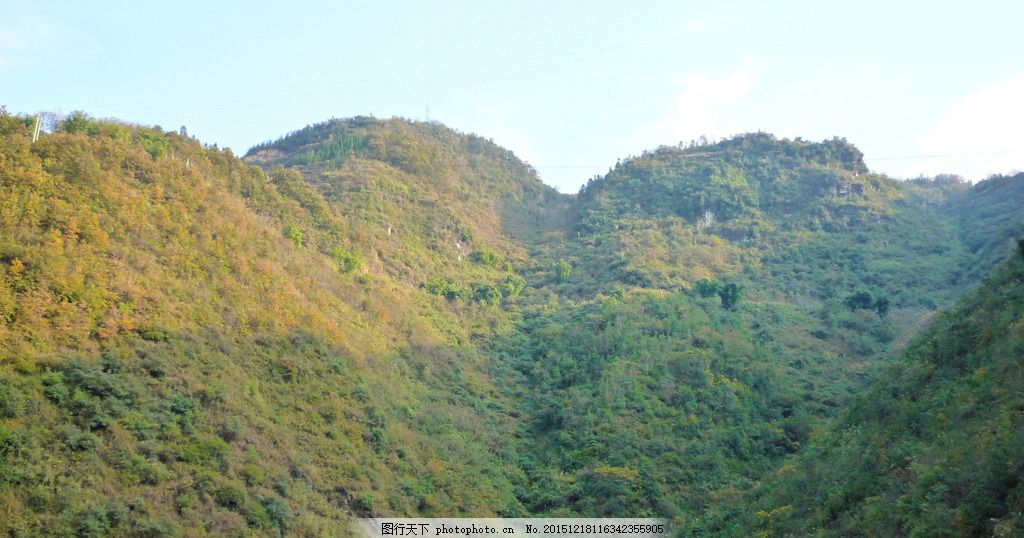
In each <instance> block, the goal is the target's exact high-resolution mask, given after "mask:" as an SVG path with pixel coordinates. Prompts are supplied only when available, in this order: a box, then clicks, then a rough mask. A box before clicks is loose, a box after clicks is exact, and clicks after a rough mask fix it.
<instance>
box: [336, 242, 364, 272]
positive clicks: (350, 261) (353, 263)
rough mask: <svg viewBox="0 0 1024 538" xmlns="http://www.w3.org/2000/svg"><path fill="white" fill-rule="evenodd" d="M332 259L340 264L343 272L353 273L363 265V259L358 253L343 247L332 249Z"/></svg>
mask: <svg viewBox="0 0 1024 538" xmlns="http://www.w3.org/2000/svg"><path fill="white" fill-rule="evenodd" d="M331 259H333V260H334V262H335V263H337V264H338V270H339V271H341V272H342V273H352V272H355V271H356V270H358V269H359V268H360V267H362V266H363V259H362V258H360V257H359V255H358V254H356V253H354V252H349V251H347V250H344V249H341V248H334V249H332V250H331Z"/></svg>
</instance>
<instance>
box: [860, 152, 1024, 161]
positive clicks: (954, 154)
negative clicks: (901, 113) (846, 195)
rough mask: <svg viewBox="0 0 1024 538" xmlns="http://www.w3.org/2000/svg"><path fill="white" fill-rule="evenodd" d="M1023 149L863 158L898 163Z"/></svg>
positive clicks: (993, 153)
mask: <svg viewBox="0 0 1024 538" xmlns="http://www.w3.org/2000/svg"><path fill="white" fill-rule="evenodd" d="M1021 152H1024V149H1005V150H999V151H973V152H968V153H933V154H930V155H901V156H898V157H864V160H866V161H899V160H906V159H940V158H943V157H972V156H975V155H999V154H1003V153H1021Z"/></svg>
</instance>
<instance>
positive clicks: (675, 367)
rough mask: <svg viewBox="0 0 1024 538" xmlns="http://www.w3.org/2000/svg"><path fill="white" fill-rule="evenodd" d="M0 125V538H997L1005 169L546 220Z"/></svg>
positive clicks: (519, 181)
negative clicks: (555, 527) (386, 535)
mask: <svg viewBox="0 0 1024 538" xmlns="http://www.w3.org/2000/svg"><path fill="white" fill-rule="evenodd" d="M32 126H33V119H32V118H28V117H22V116H17V115H12V114H8V113H6V112H0V531H2V533H3V534H5V535H8V536H36V535H46V536H206V535H236V536H249V535H254V534H255V535H268V536H333V535H347V534H349V532H350V529H349V527H348V526H347V522H349V521H351V520H352V518H356V517H363V516H369V515H388V516H413V515H422V516H501V517H518V516H527V515H536V516H584V517H598V516H633V517H639V516H658V517H667V518H670V519H671V520H672V522H673V529H674V532H675V533H676V534H677V535H680V536H705V535H736V536H748V535H756V534H760V535H764V536H774V535H778V536H786V535H810V534H816V533H817V534H820V535H825V536H832V535H835V536H850V535H918V536H943V535H948V536H964V535H977V536H982V535H986V536H988V535H999V536H1011V535H1015V534H1018V533H1021V532H1024V520H1021V518H1020V515H1019V514H1020V511H1021V508H1022V504H1021V503H1022V499H1024V490H1022V489H1021V488H1022V487H1024V486H1021V485H1020V481H1019V478H1020V477H1021V475H1022V471H1024V470H1022V468H1021V465H1022V462H1021V461H1020V456H1019V455H1020V454H1021V453H1024V446H1022V443H1024V439H1022V437H1021V435H1020V432H1021V431H1024V430H1022V428H1021V426H1022V424H1021V416H1024V415H1022V413H1024V403H1022V402H1021V387H1020V386H1019V384H1020V380H1021V379H1024V376H1022V375H1021V367H1022V364H1021V360H1022V357H1024V348H1021V345H1022V342H1024V334H1022V333H1021V331H1022V323H1024V322H1022V317H1021V316H1022V314H1024V312H1022V310H1021V305H1024V297H1021V293H1022V290H1024V287H1022V286H1024V280H1022V274H1024V272H1022V271H1024V269H1022V268H1024V245H1021V246H1018V238H1020V237H1022V236H1024V211H1021V207H1022V205H1024V175H1022V174H1018V175H1015V176H997V177H992V178H990V179H988V180H985V181H982V182H979V183H977V184H974V185H971V184H969V183H966V182H964V181H963V180H961V179H959V178H957V177H956V176H939V177H935V178H918V179H915V180H910V181H897V180H893V179H891V178H888V177H885V176H882V175H878V174H874V173H872V172H871V171H870V170H869V169H868V168H867V167H866V166H865V164H864V161H863V155H862V154H861V153H860V151H859V150H858V149H857V148H856V147H855V146H853V145H852V144H850V143H849V142H847V141H845V140H843V139H833V140H827V141H824V142H809V141H804V140H801V139H796V140H786V139H777V138H775V137H773V136H771V135H768V134H764V133H752V134H746V135H740V136H736V137H734V138H731V139H728V140H723V141H721V142H718V143H714V144H699V145H697V144H691V145H688V146H687V145H679V146H666V147H661V148H657V149H654V150H652V151H649V152H645V153H644V154H642V155H640V156H636V157H631V158H628V159H625V160H622V161H620V162H619V163H617V164H616V165H615V166H614V167H613V168H612V169H610V171H609V172H608V174H606V175H604V176H601V177H595V178H594V179H592V180H591V181H590V182H589V183H588V184H587V185H586V186H585V187H584V188H582V189H581V191H580V192H579V193H578V194H577V195H564V194H559V193H558V192H556V191H554V190H553V189H551V188H550V187H548V186H546V185H544V184H543V183H542V182H541V181H540V179H539V178H538V177H537V174H536V171H535V170H534V169H533V168H532V167H531V166H530V165H529V164H527V163H525V162H523V161H521V160H520V159H519V158H517V157H516V156H515V155H514V154H513V153H512V152H510V151H508V150H506V149H504V148H501V147H500V146H498V145H496V144H495V143H493V142H492V141H490V140H487V139H485V138H481V137H479V136H476V135H470V134H463V133H459V132H456V131H453V130H451V129H448V128H447V127H444V126H442V125H440V124H437V123H424V122H413V121H407V120H401V119H391V120H381V119H375V118H367V117H360V118H353V119H347V120H330V121H327V122H324V123H320V124H317V125H313V126H309V127H306V128H304V129H301V130H299V131H296V132H294V133H290V134H288V135H285V136H283V137H281V138H280V139H278V140H276V141H271V142H267V143H264V144H260V145H258V146H256V147H254V148H252V149H251V150H249V152H248V153H247V154H246V155H245V156H244V157H239V156H236V155H235V154H234V153H233V152H232V151H231V150H228V149H220V148H218V147H216V146H209V145H205V144H203V143H201V142H200V141H198V140H196V139H194V138H192V137H190V136H188V135H187V133H185V132H184V130H182V131H180V132H178V131H173V132H172V131H164V130H163V129H161V128H159V127H145V126H138V125H130V124H125V123H121V122H117V121H109V120H98V119H94V118H91V117H89V116H88V115H86V114H84V113H73V114H71V115H69V116H68V117H66V118H65V119H64V120H63V121H62V122H61V123H60V124H59V125H57V126H56V127H55V128H54V129H52V130H51V131H50V132H46V133H43V134H42V136H41V137H40V138H39V140H37V141H35V142H32V136H31V135H32Z"/></svg>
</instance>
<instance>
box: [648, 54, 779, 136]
mask: <svg viewBox="0 0 1024 538" xmlns="http://www.w3.org/2000/svg"><path fill="white" fill-rule="evenodd" d="M760 71H761V69H760V67H759V66H758V65H757V63H756V62H754V61H753V60H752V59H750V58H747V59H746V60H744V61H743V62H742V63H741V64H740V65H739V66H738V67H737V68H736V69H734V70H733V71H732V72H730V73H729V74H727V75H726V76H725V77H723V78H718V79H715V78H710V77H707V76H705V75H703V74H696V73H692V74H688V75H686V76H685V79H684V80H685V82H684V83H683V90H682V91H681V92H680V93H679V94H678V95H676V98H675V100H674V102H673V110H672V112H671V114H670V116H669V118H668V120H667V131H668V133H669V134H670V136H671V139H673V140H677V141H679V140H689V139H693V138H697V137H699V136H701V135H705V136H710V137H713V138H718V137H722V136H727V135H731V134H734V133H735V132H736V131H737V130H738V129H739V128H740V123H739V122H740V121H742V119H741V118H737V117H735V115H733V114H731V109H734V106H735V105H736V104H737V103H739V102H740V101H742V100H743V99H744V98H746V97H747V96H749V95H750V94H751V92H752V91H753V90H754V87H755V85H756V79H757V77H758V75H759V74H760Z"/></svg>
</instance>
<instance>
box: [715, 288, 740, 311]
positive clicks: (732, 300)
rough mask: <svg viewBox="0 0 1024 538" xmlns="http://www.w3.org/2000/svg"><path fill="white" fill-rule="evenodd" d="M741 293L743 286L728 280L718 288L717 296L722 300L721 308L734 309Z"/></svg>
mask: <svg viewBox="0 0 1024 538" xmlns="http://www.w3.org/2000/svg"><path fill="white" fill-rule="evenodd" d="M742 295H743V287H742V286H740V285H739V284H737V283H735V282H729V283H728V284H725V285H724V286H722V287H721V288H720V289H719V290H718V297H719V298H720V299H721V300H722V308H725V309H726V310H735V309H736V304H737V303H739V302H740V297H741V296H742Z"/></svg>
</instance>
